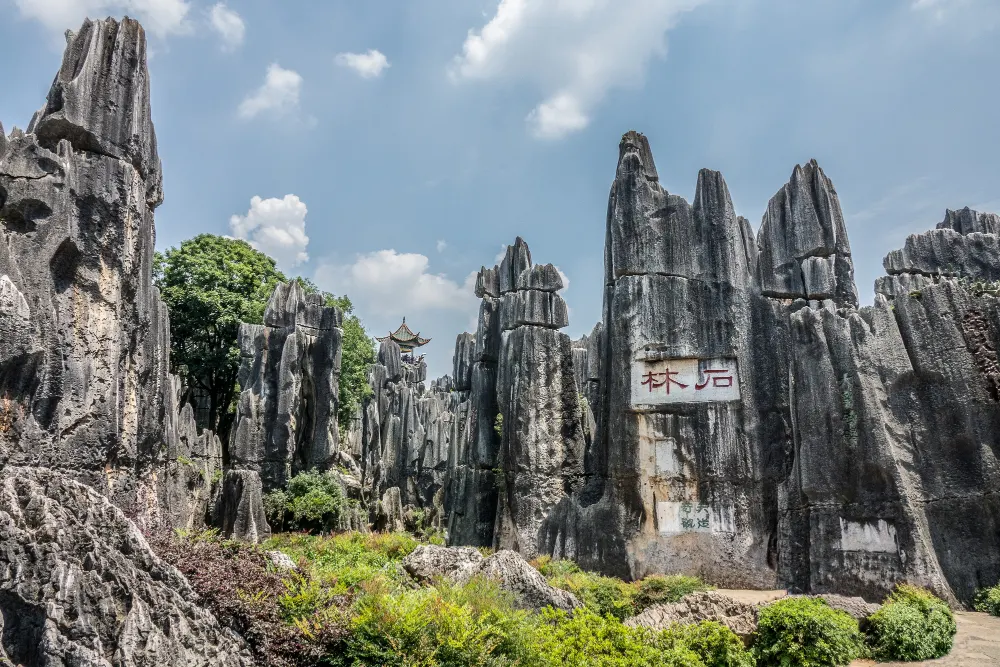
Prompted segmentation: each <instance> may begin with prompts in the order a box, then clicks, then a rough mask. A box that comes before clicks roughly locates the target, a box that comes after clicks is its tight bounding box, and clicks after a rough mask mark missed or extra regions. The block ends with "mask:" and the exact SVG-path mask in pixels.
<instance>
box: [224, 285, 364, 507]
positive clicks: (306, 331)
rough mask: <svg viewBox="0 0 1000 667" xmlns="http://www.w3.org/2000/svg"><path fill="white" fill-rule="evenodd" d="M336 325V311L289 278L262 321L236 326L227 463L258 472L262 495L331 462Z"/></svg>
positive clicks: (339, 335)
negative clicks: (237, 357) (235, 395)
mask: <svg viewBox="0 0 1000 667" xmlns="http://www.w3.org/2000/svg"><path fill="white" fill-rule="evenodd" d="M341 321H342V313H341V311H340V309H339V308H337V307H336V306H325V305H324V304H323V297H322V296H321V295H320V294H306V293H305V292H304V291H303V289H302V287H301V285H299V283H298V282H296V281H292V282H290V283H285V284H281V285H278V286H277V287H276V288H275V290H274V294H272V295H271V299H270V300H269V301H268V304H267V309H266V310H265V311H264V323H263V324H260V325H255V324H242V325H240V332H239V346H240V353H241V356H242V363H241V365H240V370H239V383H240V386H241V387H242V388H243V391H242V393H241V394H240V400H239V403H238V406H237V409H236V421H235V423H234V426H233V434H232V438H231V442H230V447H229V450H230V458H231V464H232V466H233V468H235V469H243V470H253V471H255V472H257V473H259V474H260V478H261V481H262V482H263V485H264V490H265V491H268V490H271V489H274V488H283V487H284V486H285V485H286V484H287V482H288V480H289V479H290V478H291V477H292V476H294V475H295V474H297V473H299V472H302V471H306V470H311V469H313V468H315V469H317V470H321V471H322V470H327V469H329V468H330V467H332V465H333V464H334V462H335V461H336V459H337V455H338V453H339V451H340V447H339V430H338V426H337V406H338V402H339V387H340V384H339V383H340V361H341V353H342V341H343V335H344V332H343V330H342V329H341Z"/></svg>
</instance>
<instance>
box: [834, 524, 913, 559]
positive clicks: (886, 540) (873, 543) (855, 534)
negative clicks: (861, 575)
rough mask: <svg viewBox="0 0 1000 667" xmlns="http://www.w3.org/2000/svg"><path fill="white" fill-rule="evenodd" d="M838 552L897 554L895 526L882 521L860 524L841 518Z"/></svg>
mask: <svg viewBox="0 0 1000 667" xmlns="http://www.w3.org/2000/svg"><path fill="white" fill-rule="evenodd" d="M840 550H841V551H865V552H868V553H890V554H891V553H897V552H898V551H899V547H898V545H897V541H896V526H894V525H893V524H892V522H890V521H885V520H884V519H878V520H876V521H864V522H860V521H850V520H849V519H844V518H841V519H840Z"/></svg>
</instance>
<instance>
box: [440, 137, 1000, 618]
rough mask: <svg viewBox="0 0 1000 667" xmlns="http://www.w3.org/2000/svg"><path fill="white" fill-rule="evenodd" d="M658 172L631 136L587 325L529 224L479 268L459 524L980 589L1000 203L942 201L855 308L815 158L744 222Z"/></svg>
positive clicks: (795, 572) (594, 550)
mask: <svg viewBox="0 0 1000 667" xmlns="http://www.w3.org/2000/svg"><path fill="white" fill-rule="evenodd" d="M657 173H658V172H657V170H656V167H655V165H654V164H653V162H652V151H651V150H650V148H649V144H648V141H647V140H646V138H645V137H643V136H642V135H640V134H638V133H634V132H630V133H628V134H626V135H625V136H624V137H623V139H622V143H621V146H620V151H619V162H618V169H617V174H616V178H615V182H614V184H613V186H612V190H611V196H610V203H609V207H608V226H607V239H606V248H605V254H606V260H605V270H606V280H605V294H604V317H603V322H601V323H598V325H597V326H596V327H595V328H594V330H593V331H592V332H591V333H590V334H589V335H587V336H584V337H583V338H582V339H580V340H578V341H575V342H571V341H569V340H568V338H565V337H564V336H563V335H562V334H560V333H559V332H558V329H559V328H560V327H561V326H564V324H565V321H564V320H563V318H562V317H561V315H558V312H560V311H561V306H558V305H553V304H558V303H560V302H559V301H554V299H557V298H558V294H557V290H558V286H559V285H560V284H561V281H559V280H557V278H558V271H555V270H554V267H552V268H551V269H550V268H549V267H547V266H545V267H539V266H537V265H532V264H531V255H530V252H529V251H528V248H527V244H525V243H524V242H523V241H522V240H521V239H518V240H517V242H516V243H515V244H514V245H513V246H510V247H509V248H508V251H507V253H506V255H505V257H504V259H503V261H502V262H501V263H500V264H499V265H498V266H496V267H494V268H492V269H486V268H483V269H482V270H481V271H480V274H479V277H478V279H477V290H476V293H477V295H478V296H480V297H481V298H482V303H481V307H480V319H479V327H478V331H477V336H476V342H475V350H474V352H473V358H472V359H471V361H469V362H467V361H466V356H467V354H468V352H467V349H468V346H469V341H468V338H467V337H466V338H462V339H460V340H461V341H462V344H461V345H460V346H459V347H460V350H461V351H460V352H456V360H459V359H461V363H460V364H458V363H456V368H461V369H462V372H463V373H464V372H465V370H464V369H465V368H466V367H467V366H468V364H470V363H471V366H472V372H471V381H470V382H469V383H468V385H469V387H470V389H469V390H468V391H462V392H460V399H459V400H462V401H468V404H469V405H468V412H467V413H466V414H467V419H468V427H467V428H466V429H465V431H464V437H462V438H459V439H458V440H457V441H456V442H457V447H454V448H452V449H451V450H449V451H450V454H449V461H448V466H447V467H448V487H447V488H448V493H447V494H446V499H445V509H446V512H447V514H448V519H447V526H448V538H449V542H450V543H451V544H492V545H494V546H495V547H499V548H505V547H506V548H513V549H516V550H518V551H520V552H521V553H523V554H525V555H528V556H532V555H535V554H537V553H545V554H550V555H552V556H555V557H569V558H573V559H575V560H577V561H578V562H580V563H581V564H582V565H583V566H584V567H586V568H588V569H594V570H599V571H602V572H604V573H607V574H614V575H618V576H622V577H625V578H638V577H642V576H645V575H647V574H651V573H657V572H666V573H673V572H685V573H689V574H696V575H700V576H702V577H704V578H706V579H708V580H710V581H713V582H714V583H717V584H720V585H725V586H730V587H753V588H772V587H775V586H779V585H780V586H785V587H787V588H789V589H791V590H792V591H798V592H808V593H813V594H826V593H829V594H841V595H845V596H860V597H863V598H865V599H867V600H876V599H881V598H882V597H883V596H884V595H885V594H886V593H887V592H888V591H890V590H891V589H892V587H893V586H894V585H895V584H896V583H898V582H899V581H903V580H908V581H911V582H914V583H917V584H920V585H924V586H927V587H930V588H932V589H933V590H934V591H936V592H937V593H938V594H939V595H942V596H943V597H945V598H946V599H949V600H951V601H953V602H954V601H958V600H963V601H968V600H969V598H970V596H971V595H972V593H973V592H974V591H975V589H976V588H977V587H981V586H984V585H988V584H989V583H990V582H992V581H993V580H995V579H997V578H1000V561H998V559H997V554H998V553H1000V523H998V522H997V518H996V517H997V516H1000V506H998V503H1000V495H998V492H997V491H996V489H998V488H1000V463H998V455H1000V440H998V439H1000V360H998V354H997V351H996V350H997V347H998V345H1000V306H998V305H997V303H998V301H997V299H998V297H1000V284H997V283H996V282H994V281H997V280H998V279H1000V275H998V273H1000V256H998V255H997V252H998V251H1000V241H998V238H1000V237H998V235H997V232H998V229H1000V218H997V216H994V215H992V214H982V213H977V212H975V211H971V210H968V209H963V210H961V211H958V212H954V211H949V212H948V213H947V214H946V217H945V220H944V221H943V222H942V223H941V224H939V225H938V229H935V230H931V231H929V232H925V233H924V234H918V235H914V236H911V237H910V238H908V239H907V241H906V244H905V247H904V248H903V249H902V250H899V251H893V252H891V253H889V255H888V256H887V257H886V260H885V267H886V271H887V272H888V274H889V275H887V276H885V277H883V278H880V279H879V280H878V281H877V283H876V291H877V294H876V298H875V304H874V305H873V306H866V307H858V302H857V289H856V287H855V285H854V278H853V271H854V269H853V264H852V259H851V250H850V244H849V243H848V240H847V234H846V225H845V223H844V216H843V214H842V212H841V208H840V204H839V201H838V198H837V193H836V190H835V189H834V187H833V184H832V182H831V181H830V179H829V178H828V177H827V176H826V175H825V174H824V173H823V171H822V169H820V167H819V166H818V165H817V164H816V163H815V162H810V163H808V164H807V165H805V166H800V167H796V168H795V170H794V171H793V173H792V177H791V179H790V180H789V182H788V184H786V185H785V186H783V187H782V188H781V190H779V191H778V193H777V194H776V195H775V197H774V198H773V199H772V200H771V202H770V204H769V205H768V208H767V212H766V213H765V216H764V219H763V221H762V224H761V227H760V231H759V233H758V234H757V235H756V237H755V235H754V234H753V231H752V230H751V228H750V225H749V222H748V221H747V220H746V219H744V218H741V217H738V216H737V215H736V214H735V211H734V207H733V204H732V202H731V200H730V196H729V192H728V188H727V186H726V184H725V182H724V181H723V179H722V176H721V175H720V174H718V173H717V172H712V171H709V170H702V172H701V173H700V174H699V176H698V183H697V186H696V190H695V197H694V200H693V203H691V204H689V203H688V202H687V201H685V200H684V199H683V198H681V197H679V196H677V195H673V194H670V193H668V192H667V191H666V190H664V188H663V187H662V186H661V185H660V183H659V180H658V176H657ZM461 386H463V387H464V386H465V384H462V385H461ZM494 399H495V400H494ZM489 427H494V428H493V430H495V431H496V434H497V435H499V447H497V446H496V445H497V441H496V438H495V437H494V436H493V435H492V434H490V432H489ZM497 487H499V489H500V491H499V493H497V492H496V491H495V489H496V488H497ZM491 516H494V517H495V519H496V520H495V522H493V524H492V530H491V529H490V521H489V519H490V517H491ZM955 517H965V518H967V519H968V520H965V519H963V520H962V521H958V520H956V519H955Z"/></svg>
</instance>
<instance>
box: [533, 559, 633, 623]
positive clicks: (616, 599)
mask: <svg viewBox="0 0 1000 667" xmlns="http://www.w3.org/2000/svg"><path fill="white" fill-rule="evenodd" d="M554 562H555V563H558V564H557V565H555V566H553V565H552V564H551V563H549V564H548V565H546V566H545V567H546V569H548V570H550V571H551V570H562V571H564V572H565V574H557V575H555V576H552V577H549V579H548V581H549V583H550V584H551V585H553V586H555V587H556V588H561V589H563V590H564V591H569V592H570V593H573V594H574V595H576V596H577V597H578V598H580V601H581V602H583V604H585V605H586V606H587V607H588V608H590V609H592V610H593V611H595V612H596V613H597V614H599V615H601V616H609V615H610V616H613V617H615V618H617V619H618V620H624V619H626V618H628V617H629V616H634V615H635V604H634V603H633V601H632V598H633V596H634V589H633V588H632V586H630V585H629V584H627V583H625V582H624V581H622V580H621V579H615V578H613V577H602V576H601V575H599V574H594V573H592V572H583V571H582V570H580V569H579V568H576V570H575V571H573V568H574V567H575V565H574V566H572V567H571V566H569V565H565V563H566V562H567V561H554Z"/></svg>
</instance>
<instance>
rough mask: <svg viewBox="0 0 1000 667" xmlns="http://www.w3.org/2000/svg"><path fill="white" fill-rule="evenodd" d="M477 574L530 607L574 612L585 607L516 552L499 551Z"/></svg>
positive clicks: (486, 561)
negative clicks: (495, 583) (552, 584)
mask: <svg viewBox="0 0 1000 667" xmlns="http://www.w3.org/2000/svg"><path fill="white" fill-rule="evenodd" d="M476 574H479V575H482V576H484V577H486V578H487V579H491V580H493V581H496V582H498V583H499V584H500V587H501V588H502V589H503V590H505V591H508V592H510V593H513V594H514V596H515V597H516V599H517V601H518V603H519V605H520V606H522V607H524V608H526V609H533V610H539V609H544V608H545V607H554V608H555V609H562V610H564V611H571V610H573V609H576V608H577V607H582V606H583V604H582V603H581V602H580V601H579V600H578V599H577V598H576V596H575V595H573V594H572V593H570V592H568V591H564V590H561V589H559V588H555V587H553V586H550V585H549V583H548V582H547V581H545V577H543V576H542V575H541V573H540V572H539V571H538V570H536V569H535V568H533V567H531V565H529V564H528V561H526V560H524V558H523V557H522V556H521V555H520V554H518V553H516V552H514V551H508V550H503V551H498V552H496V553H495V554H493V555H492V556H490V557H489V558H487V559H486V560H484V561H483V562H482V564H481V565H480V566H479V568H478V570H477V571H476Z"/></svg>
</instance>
